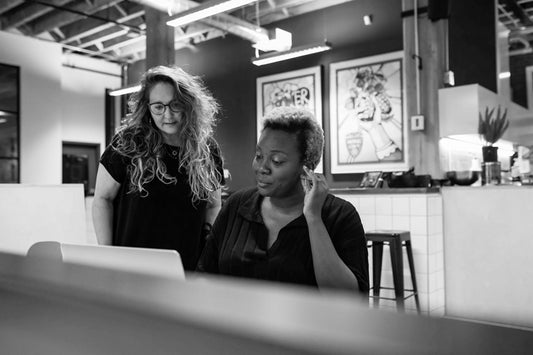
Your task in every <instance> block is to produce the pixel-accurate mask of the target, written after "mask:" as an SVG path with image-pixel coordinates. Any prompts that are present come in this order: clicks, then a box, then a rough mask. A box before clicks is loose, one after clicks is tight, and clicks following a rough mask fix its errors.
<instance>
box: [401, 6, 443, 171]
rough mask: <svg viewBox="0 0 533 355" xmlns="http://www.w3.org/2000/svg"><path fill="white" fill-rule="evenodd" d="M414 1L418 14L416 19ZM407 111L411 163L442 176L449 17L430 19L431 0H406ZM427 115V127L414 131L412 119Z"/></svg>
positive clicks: (421, 169)
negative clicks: (442, 102) (440, 98)
mask: <svg viewBox="0 0 533 355" xmlns="http://www.w3.org/2000/svg"><path fill="white" fill-rule="evenodd" d="M415 3H416V5H417V7H418V11H417V12H418V16H417V18H416V21H415V16H414V8H415ZM402 14H403V34H404V51H405V83H406V85H405V87H406V114H407V118H408V119H407V123H408V134H407V135H408V139H409V164H410V165H411V166H413V167H414V168H415V173H417V174H431V175H432V176H433V177H434V178H440V177H441V176H442V174H443V173H442V171H441V169H440V157H439V139H440V133H439V117H438V113H439V108H438V90H439V89H440V88H442V87H444V73H445V72H446V70H447V69H448V68H446V43H447V39H446V36H445V35H446V29H447V26H448V23H447V22H448V20H447V19H439V20H435V21H432V20H430V19H429V18H428V1H427V0H421V1H415V0H403V2H402ZM414 115H423V116H424V130H421V131H411V125H410V118H411V117H412V116H414Z"/></svg>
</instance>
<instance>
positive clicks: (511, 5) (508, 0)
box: [502, 0, 533, 27]
mask: <svg viewBox="0 0 533 355" xmlns="http://www.w3.org/2000/svg"><path fill="white" fill-rule="evenodd" d="M502 3H504V4H505V6H506V7H507V8H508V9H509V10H510V11H511V12H512V13H514V15H515V16H516V17H517V18H518V20H520V22H521V23H522V25H524V26H526V27H530V26H533V21H532V20H531V18H530V17H529V15H528V14H527V13H526V12H525V11H524V9H523V8H522V7H521V6H520V5H518V3H517V2H516V0H502Z"/></svg>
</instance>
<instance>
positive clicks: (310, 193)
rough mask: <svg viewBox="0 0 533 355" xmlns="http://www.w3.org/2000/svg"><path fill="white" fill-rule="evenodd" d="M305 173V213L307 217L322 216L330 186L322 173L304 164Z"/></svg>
mask: <svg viewBox="0 0 533 355" xmlns="http://www.w3.org/2000/svg"><path fill="white" fill-rule="evenodd" d="M304 171H305V175H303V176H302V186H303V188H304V192H305V196H304V207H303V213H304V216H305V217H306V218H310V217H315V218H321V212H322V206H323V205H324V201H325V200H326V196H327V195H328V191H329V187H328V184H327V183H326V179H325V178H324V176H323V175H322V174H316V173H314V172H313V171H311V170H310V169H308V168H307V167H306V166H304Z"/></svg>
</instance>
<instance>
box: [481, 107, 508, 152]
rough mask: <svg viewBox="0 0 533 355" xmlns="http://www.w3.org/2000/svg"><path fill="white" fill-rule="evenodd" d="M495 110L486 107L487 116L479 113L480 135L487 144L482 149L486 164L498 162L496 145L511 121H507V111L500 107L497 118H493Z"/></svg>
mask: <svg viewBox="0 0 533 355" xmlns="http://www.w3.org/2000/svg"><path fill="white" fill-rule="evenodd" d="M494 110H495V108H494V107H493V108H492V109H490V110H489V108H488V107H485V114H484V115H482V114H481V112H480V113H479V126H478V133H479V136H480V138H481V139H482V140H483V141H484V142H485V145H484V146H483V147H482V148H481V150H482V152H483V161H484V162H496V161H498V147H496V146H495V145H494V144H495V143H496V142H497V141H498V140H500V138H501V137H502V136H503V134H504V133H505V131H506V130H507V128H508V127H509V120H508V119H507V109H505V111H503V113H502V111H501V108H500V105H498V110H497V111H496V116H494V117H493V114H494Z"/></svg>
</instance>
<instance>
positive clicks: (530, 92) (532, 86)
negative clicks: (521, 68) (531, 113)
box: [525, 65, 533, 110]
mask: <svg viewBox="0 0 533 355" xmlns="http://www.w3.org/2000/svg"><path fill="white" fill-rule="evenodd" d="M525 71H526V87H527V108H529V109H530V110H531V109H533V65H530V66H529V67H526V69H525Z"/></svg>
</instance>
